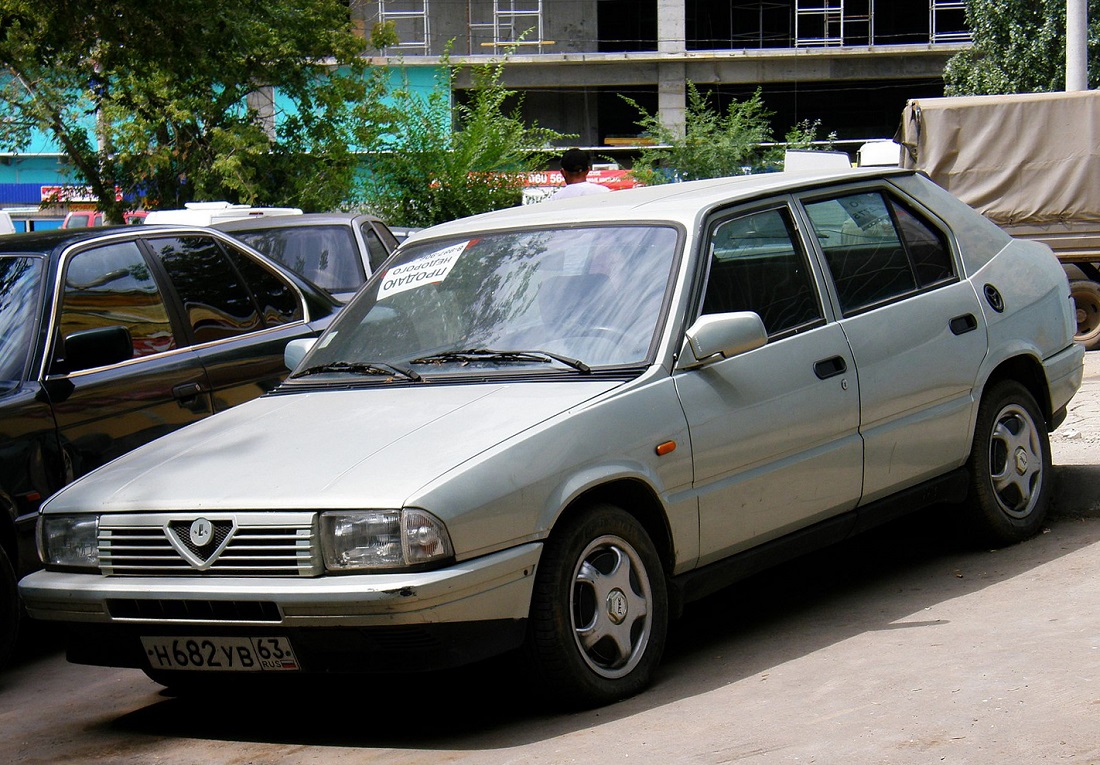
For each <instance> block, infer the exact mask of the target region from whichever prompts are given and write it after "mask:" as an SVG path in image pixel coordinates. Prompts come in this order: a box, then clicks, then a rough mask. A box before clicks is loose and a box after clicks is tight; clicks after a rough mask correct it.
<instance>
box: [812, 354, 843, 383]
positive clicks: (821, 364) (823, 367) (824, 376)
mask: <svg viewBox="0 0 1100 765" xmlns="http://www.w3.org/2000/svg"><path fill="white" fill-rule="evenodd" d="M847 371H848V365H847V364H846V363H845V361H844V359H843V358H841V357H840V356H833V357H832V358H828V359H822V360H821V361H818V362H816V363H815V364H814V374H815V375H817V377H818V379H819V380H828V379H829V378H830V377H836V376H837V375H842V374H844V373H845V372H847Z"/></svg>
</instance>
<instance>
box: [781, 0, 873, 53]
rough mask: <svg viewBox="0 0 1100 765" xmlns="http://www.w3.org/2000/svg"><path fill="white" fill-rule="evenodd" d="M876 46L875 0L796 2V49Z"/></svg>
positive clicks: (797, 0)
mask: <svg viewBox="0 0 1100 765" xmlns="http://www.w3.org/2000/svg"><path fill="white" fill-rule="evenodd" d="M874 44H875V0H847V2H846V0H795V4H794V46H795V47H796V48H829V47H836V46H841V45H874Z"/></svg>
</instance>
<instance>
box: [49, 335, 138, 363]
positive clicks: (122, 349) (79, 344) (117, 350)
mask: <svg viewBox="0 0 1100 765" xmlns="http://www.w3.org/2000/svg"><path fill="white" fill-rule="evenodd" d="M63 346H64V353H65V370H66V371H68V372H79V371H80V370H81V369H92V368H93V367H105V366H109V365H111V364H117V363H119V362H120V361H126V360H127V359H132V358H133V357H134V343H133V340H131V339H130V330H129V329H127V328H126V327H121V326H116V327H97V328H96V329H85V330H81V331H80V332H73V333H72V334H71V335H67V336H66V337H65V341H64V344H63Z"/></svg>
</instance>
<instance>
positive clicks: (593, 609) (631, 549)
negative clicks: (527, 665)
mask: <svg viewBox="0 0 1100 765" xmlns="http://www.w3.org/2000/svg"><path fill="white" fill-rule="evenodd" d="M667 629H668V593H667V588H666V583H665V577H664V570H663V569H662V567H661V562H660V559H659V558H658V556H657V551H656V549H655V548H654V545H653V542H652V540H650V538H649V535H648V534H647V533H646V531H645V529H644V528H642V526H641V524H640V523H638V521H637V520H636V519H635V518H633V517H632V516H631V515H629V514H628V513H626V512H625V511H623V510H622V509H620V508H618V507H614V506H612V505H597V506H595V507H593V508H592V509H591V510H589V511H588V512H586V513H584V514H582V515H580V516H576V517H574V518H572V519H569V520H567V521H565V522H564V523H563V525H562V526H561V527H560V528H558V529H555V530H554V533H553V534H552V535H551V537H550V539H549V540H548V541H547V543H546V547H545V549H544V551H543V555H542V560H541V562H540V564H539V569H538V573H537V575H536V578H535V593H534V597H533V601H532V605H531V618H530V621H529V626H528V636H527V646H526V648H527V651H528V655H529V657H530V658H531V659H532V660H533V663H534V665H535V667H536V669H537V671H538V672H539V674H540V676H541V678H542V681H543V684H544V685H545V686H546V687H547V689H548V690H549V691H550V692H551V693H552V694H553V696H554V697H555V698H557V699H558V700H559V701H561V702H564V703H567V704H569V705H570V706H588V705H598V704H606V703H610V702H612V701H616V700H618V699H622V698H626V697H627V696H631V695H633V694H635V693H637V692H638V691H640V690H642V689H643V688H644V687H645V686H646V685H648V684H649V682H650V680H651V678H652V675H653V671H654V669H655V668H656V666H657V663H658V662H659V661H660V658H661V653H662V652H663V650H664V645H665V636H666V633H667Z"/></svg>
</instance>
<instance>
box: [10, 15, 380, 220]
mask: <svg viewBox="0 0 1100 765" xmlns="http://www.w3.org/2000/svg"><path fill="white" fill-rule="evenodd" d="M364 44H365V43H364V41H363V40H362V38H361V37H358V36H357V35H356V34H355V33H354V30H353V28H352V26H351V23H350V19H349V16H348V10H347V6H346V4H345V3H342V2H341V1H340V0H238V1H237V2H234V3H222V2H215V1H214V0H158V2H156V3H149V2H146V1H145V0H97V2H95V3H88V2H76V0H50V2H45V3H43V2H40V1H36V0H5V2H4V4H3V6H2V7H0V146H2V147H4V148H7V149H10V150H17V151H18V150H25V149H26V148H27V146H28V144H29V141H30V140H31V139H32V135H33V133H32V131H34V130H37V131H41V132H43V133H45V134H47V135H49V136H50V137H52V138H53V139H54V140H55V141H56V142H57V144H59V145H60V146H61V149H62V151H63V152H64V154H65V155H66V157H67V158H68V160H69V162H70V163H71V165H72V167H73V169H74V171H75V173H76V175H77V176H78V179H79V180H81V181H83V182H85V183H87V184H88V185H89V186H91V188H92V189H93V191H94V192H95V194H96V195H97V196H98V198H99V200H100V203H99V204H100V208H101V209H104V210H105V211H106V213H107V215H108V217H109V218H110V219H113V220H121V212H122V210H123V209H124V207H126V206H131V205H142V206H146V207H150V208H155V207H178V206H181V205H182V204H183V203H184V202H187V201H190V200H193V199H227V200H230V201H234V202H243V203H250V204H269V205H285V204H293V205H295V206H300V207H303V208H306V209H326V208H331V207H333V206H335V205H336V204H337V203H338V202H339V201H341V200H342V199H343V197H344V195H345V194H346V191H347V189H348V188H350V186H351V184H352V178H353V175H354V173H355V167H356V163H357V160H356V156H355V154H354V148H355V147H356V146H367V145H370V144H371V143H372V142H373V140H374V136H373V134H372V132H371V130H372V128H371V125H372V124H373V122H374V120H373V119H372V112H373V109H374V108H375V104H376V98H377V95H378V93H379V92H380V84H379V83H378V82H377V81H376V80H374V79H373V78H372V77H370V76H368V71H367V69H366V67H365V64H364V63H363V60H362V58H361V57H360V56H359V55H358V54H359V53H361V51H362V49H363V47H364ZM271 88H274V89H275V92H277V93H278V98H277V99H275V100H274V101H272V102H271V103H272V104H273V110H274V111H273V113H269V114H267V115H266V116H267V120H268V121H267V123H266V124H265V122H264V120H263V119H261V117H262V116H264V115H263V109H262V108H261V106H262V99H263V97H264V95H265V94H270V92H271V90H270V89H271ZM269 97H270V96H269ZM284 106H285V107H286V108H285V112H284V111H283V107H284ZM116 189H118V190H120V191H121V192H122V195H123V196H124V197H125V198H126V201H116V195H115V190H116Z"/></svg>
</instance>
